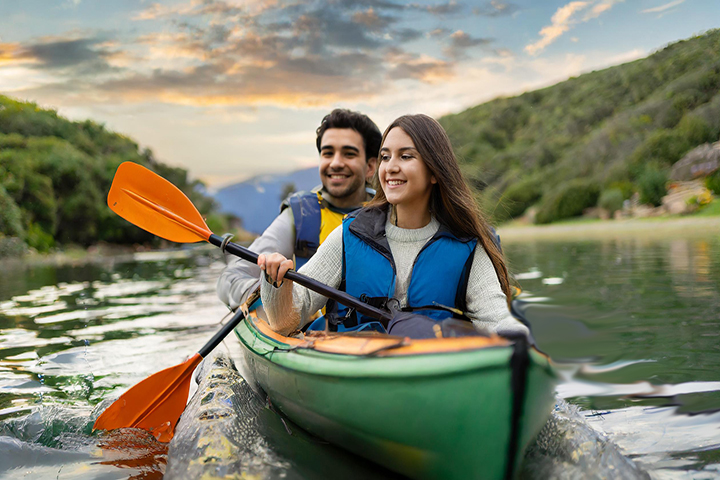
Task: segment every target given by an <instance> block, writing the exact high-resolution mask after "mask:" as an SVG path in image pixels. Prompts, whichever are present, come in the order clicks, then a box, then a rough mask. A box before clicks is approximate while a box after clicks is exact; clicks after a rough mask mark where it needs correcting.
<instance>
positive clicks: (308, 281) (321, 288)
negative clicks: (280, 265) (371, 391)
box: [208, 233, 392, 335]
mask: <svg viewBox="0 0 720 480" xmlns="http://www.w3.org/2000/svg"><path fill="white" fill-rule="evenodd" d="M208 242H210V243H212V244H213V245H215V246H216V247H219V246H221V245H222V242H223V239H222V237H220V236H218V235H215V234H214V233H213V234H212V235H210V237H209V238H208ZM225 251H226V252H229V253H231V254H233V255H236V256H238V257H240V258H242V259H243V260H247V261H248V262H252V263H255V264H257V261H258V255H257V254H256V253H253V252H251V251H250V250H248V249H247V248H245V247H242V246H240V245H238V244H237V243H233V242H228V244H227V245H226V246H225ZM285 278H287V279H288V280H292V281H293V282H296V283H298V284H300V285H302V286H303V287H305V288H309V289H310V290H312V291H313V292H317V293H319V294H320V295H323V296H325V297H328V298H331V299H333V300H335V301H336V302H338V303H342V304H343V305H345V306H348V307H352V308H354V309H355V310H357V311H358V312H360V313H362V314H364V315H367V316H369V317H373V318H375V319H377V320H380V321H381V322H383V323H384V324H385V326H387V324H388V323H390V320H392V315H391V314H390V312H386V311H384V310H380V309H379V308H375V307H373V306H371V305H368V304H367V303H365V302H361V301H360V300H358V299H357V298H355V297H353V296H352V295H349V294H347V293H345V292H341V291H340V290H337V289H335V288H332V287H329V286H327V285H325V284H324V283H320V282H318V281H317V280H314V279H312V278H310V277H307V276H305V275H302V274H300V273H298V272H296V271H294V270H289V271H288V272H287V273H286V274H285ZM219 334H220V332H218V335H219Z"/></svg>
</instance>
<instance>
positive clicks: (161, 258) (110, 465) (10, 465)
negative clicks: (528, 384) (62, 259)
mask: <svg viewBox="0 0 720 480" xmlns="http://www.w3.org/2000/svg"><path fill="white" fill-rule="evenodd" d="M505 250H506V254H507V256H508V258H509V261H510V267H511V271H514V272H517V275H516V277H517V278H518V280H519V281H520V283H521V285H522V286H523V288H524V294H523V297H522V299H523V302H524V303H523V306H522V310H523V311H524V313H525V314H526V316H527V317H528V318H529V319H530V321H531V322H532V325H533V330H534V334H535V337H536V340H537V342H538V344H539V345H540V347H541V348H542V349H543V350H545V351H546V352H548V353H549V354H550V355H551V356H552V357H553V358H554V359H556V360H557V361H558V365H559V367H560V368H561V370H562V373H563V375H564V376H565V378H566V380H565V381H564V382H563V383H562V384H561V385H560V386H559V388H558V395H559V396H560V397H561V398H563V399H564V400H559V402H558V406H557V407H556V411H555V412H554V413H553V416H552V419H551V422H549V424H548V426H547V427H546V428H545V430H544V431H543V434H542V436H541V437H540V439H539V441H538V442H537V444H536V445H535V446H533V447H532V448H531V449H530V451H529V452H528V455H527V458H526V462H525V466H524V476H526V477H528V478H549V477H553V478H601V477H605V478H645V475H646V474H645V473H643V470H646V471H648V472H649V473H650V474H651V476H652V477H653V478H712V477H715V476H717V475H718V469H720V417H719V414H718V413H716V412H718V411H720V342H718V335H719V334H720V330H719V329H718V323H720V320H719V319H720V316H719V315H718V313H719V311H718V310H720V301H718V300H719V298H718V297H720V289H718V285H719V284H720V241H719V240H718V239H715V238H711V237H708V238H681V237H678V238H668V239H664V240H647V239H643V238H634V237H632V238H627V239H620V240H603V241H585V242H583V241H573V242H547V241H545V242H525V243H509V244H506V245H505ZM221 268H222V263H221V262H220V261H219V256H218V255H217V252H215V251H214V250H210V249H205V248H203V249H191V250H180V251H175V252H171V253H167V252H151V253H143V254H136V255H130V256H123V257H114V258H108V259H105V260H103V261H100V262H94V263H87V264H81V265H68V266H49V265H28V264H22V263H18V262H15V263H12V264H9V263H8V264H0V269H1V270H2V272H3V275H0V478H16V477H17V475H18V473H19V472H23V475H25V474H27V475H28V478H159V477H160V476H161V475H162V474H163V472H165V462H166V458H167V452H166V446H164V445H162V444H158V443H157V442H155V441H154V439H152V437H148V436H146V435H144V434H143V433H141V432H138V431H125V432H117V433H115V434H113V435H114V436H107V435H105V436H98V435H97V434H92V433H91V429H92V423H93V421H92V420H93V418H94V417H95V416H96V415H97V411H99V410H100V409H101V408H102V407H98V404H100V403H101V402H103V400H105V403H107V402H108V401H109V399H111V398H115V397H117V395H119V394H120V393H121V392H122V391H124V389H126V388H127V387H129V386H131V385H134V384H135V383H137V382H138V381H140V380H142V379H143V378H145V377H147V376H148V375H150V374H152V373H155V372H156V371H158V370H160V369H162V368H164V367H168V366H171V365H175V364H178V363H180V362H182V361H183V360H185V358H187V357H188V356H189V355H191V354H193V353H194V352H195V351H196V350H197V349H198V348H199V347H200V346H201V345H202V344H204V343H205V341H207V340H208V339H209V338H210V337H211V336H212V334H213V333H214V331H215V329H217V328H218V322H220V321H221V319H222V318H223V317H224V316H225V315H226V314H227V310H226V309H225V307H224V306H222V305H221V304H220V303H219V301H217V299H216V297H215V293H214V284H215V280H216V278H217V276H218V275H219V272H220V269H221ZM225 343H226V347H225V348H229V349H230V350H231V352H234V353H237V345H236V344H235V343H233V340H228V341H226V342H225ZM258 401H259V400H258ZM252 402H255V403H252V405H250V404H248V405H249V406H248V408H250V407H252V411H253V412H255V413H253V415H254V416H252V418H253V419H254V420H253V421H254V422H256V424H257V428H258V431H259V432H260V433H261V434H262V435H266V437H264V438H266V440H267V442H266V443H267V444H268V445H269V446H268V448H272V449H274V450H272V452H271V453H272V455H275V457H273V458H275V461H274V463H273V466H272V468H273V469H274V470H272V472H275V473H278V471H280V470H282V471H283V473H282V474H283V475H286V476H287V477H288V478H312V477H313V476H314V475H315V474H313V472H312V470H311V469H308V468H306V467H303V464H302V462H300V463H298V461H297V459H296V458H293V457H298V456H302V455H306V454H307V452H308V451H311V452H312V455H314V456H315V457H313V458H317V462H313V463H318V462H319V463H322V462H327V464H328V465H332V466H333V467H332V468H333V470H332V471H333V472H334V473H335V474H338V475H339V474H340V473H341V472H342V471H343V469H345V470H348V471H350V470H354V471H356V472H357V471H363V470H362V468H366V467H362V466H359V464H353V463H352V462H353V460H352V459H350V458H349V457H343V460H342V461H337V459H338V458H340V456H341V454H339V453H337V450H332V449H331V448H330V447H327V446H321V447H317V446H312V447H310V446H308V445H310V443H308V442H309V440H305V441H304V442H305V443H304V444H303V443H302V442H301V443H298V442H297V441H296V442H295V443H293V442H285V443H283V438H284V437H283V436H282V435H280V434H281V433H282V432H284V431H285V427H286V425H284V424H283V423H282V420H281V419H279V417H277V415H276V414H274V413H273V412H272V410H270V409H268V407H267V405H266V404H265V403H263V402H260V403H257V402H256V401H255V400H253V401H252ZM258 412H260V413H258ZM257 422H259V423H257ZM267 432H275V433H273V434H272V435H270V434H268V433H267ZM267 435H269V436H267ZM268 439H269V440H268ZM302 445H305V446H302ZM109 447H114V448H109ZM303 449H305V450H303ZM308 449H309V450H308ZM301 451H304V452H305V454H302V455H301V454H300V453H299V452H301ZM265 455H269V454H268V452H265ZM331 459H332V460H333V461H331ZM279 465H280V466H283V468H280V467H279ZM278 468H280V470H278ZM367 468H369V467H367ZM283 469H284V470H283ZM260 471H262V469H261V470H260ZM270 471H271V470H267V472H270ZM324 473H325V474H328V473H330V472H329V471H325V472H324ZM315 476H316V477H317V475H315Z"/></svg>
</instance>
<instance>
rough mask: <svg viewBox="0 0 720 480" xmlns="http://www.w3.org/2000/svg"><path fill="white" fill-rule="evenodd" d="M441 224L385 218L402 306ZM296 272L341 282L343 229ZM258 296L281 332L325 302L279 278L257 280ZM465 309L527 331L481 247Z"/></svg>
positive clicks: (487, 326) (494, 324)
mask: <svg viewBox="0 0 720 480" xmlns="http://www.w3.org/2000/svg"><path fill="white" fill-rule="evenodd" d="M439 226H440V224H439V222H438V221H437V220H436V219H435V218H434V217H433V218H432V219H431V220H430V223H429V224H427V225H426V226H424V227H422V228H418V229H406V228H400V227H396V226H395V225H393V224H392V223H390V222H389V221H388V222H386V223H385V234H386V236H387V240H388V244H389V245H390V250H391V252H392V255H393V259H394V260H395V267H396V269H397V279H396V283H395V298H397V299H398V300H399V301H400V305H401V306H406V305H407V288H408V285H409V283H410V276H411V273H412V265H413V262H414V261H415V258H416V257H417V255H418V254H419V253H420V250H421V249H422V247H423V246H424V245H425V243H427V241H428V240H430V239H431V238H432V236H433V235H434V234H435V232H436V231H437V230H438V228H439ZM299 272H300V273H302V274H303V275H307V276H308V277H311V278H314V279H315V280H317V281H319V282H322V283H324V284H326V285H329V286H331V287H333V288H338V287H339V286H340V282H341V280H342V278H341V275H342V227H338V228H336V229H335V230H334V231H333V232H332V233H331V234H330V235H328V237H327V239H325V242H323V244H322V245H320V248H318V251H317V253H316V254H315V255H314V256H313V257H312V258H311V259H310V261H309V262H308V263H306V264H305V265H304V266H303V267H302V268H301V269H300V270H299ZM261 294H262V300H263V305H264V308H265V312H266V313H267V315H268V318H269V320H270V325H271V326H272V327H273V328H274V329H275V330H276V331H278V332H280V333H284V334H287V333H290V332H292V331H295V330H297V329H299V328H301V327H303V326H304V325H305V324H307V323H309V321H310V317H311V316H312V315H313V314H314V313H315V312H317V311H318V310H319V309H321V308H322V307H323V306H324V305H325V302H327V299H326V298H325V297H323V296H322V295H320V294H318V293H315V292H313V291H311V290H309V289H307V288H305V287H302V286H300V285H296V284H293V283H292V282H290V281H285V282H283V284H282V285H281V286H280V287H279V288H275V287H273V286H272V284H271V283H269V282H261ZM467 307H468V308H467V310H468V311H467V312H466V313H467V315H468V317H470V319H472V321H473V324H474V325H475V327H476V328H477V329H478V330H479V331H488V330H489V331H490V332H496V331H498V330H504V331H513V332H523V333H525V334H527V333H528V331H527V328H526V327H525V326H524V325H523V324H522V323H520V322H519V321H517V320H515V319H514V318H513V317H512V316H511V315H510V312H509V311H508V306H507V300H506V297H505V294H504V293H503V291H502V288H501V287H500V282H499V281H498V278H497V274H496V273H495V268H494V267H493V265H492V262H491V261H490V257H488V255H487V253H486V252H485V250H484V249H483V248H482V247H481V246H480V245H478V247H477V248H476V249H475V257H474V259H473V264H472V268H471V269H470V279H469V283H468V289H467Z"/></svg>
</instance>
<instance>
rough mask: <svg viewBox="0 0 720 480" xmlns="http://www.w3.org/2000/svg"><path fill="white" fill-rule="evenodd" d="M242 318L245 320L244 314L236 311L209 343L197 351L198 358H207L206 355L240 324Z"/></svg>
mask: <svg viewBox="0 0 720 480" xmlns="http://www.w3.org/2000/svg"><path fill="white" fill-rule="evenodd" d="M243 318H245V314H244V313H243V311H242V310H240V309H238V311H237V312H235V315H233V317H232V318H231V319H230V320H229V321H228V322H227V323H226V324H225V325H223V327H222V328H221V329H220V330H219V331H218V332H217V333H216V334H215V335H214V336H213V337H212V338H211V339H210V341H209V342H207V343H206V344H205V345H203V347H202V348H201V349H200V350H198V353H199V354H200V356H201V357H203V358H205V357H207V356H208V354H209V353H210V352H212V351H213V350H214V349H215V347H217V346H218V345H219V344H220V342H222V341H223V339H224V338H225V337H227V335H228V334H229V333H230V332H232V331H233V329H234V328H235V327H236V326H237V325H238V323H240V322H242V320H243Z"/></svg>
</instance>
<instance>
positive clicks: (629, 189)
mask: <svg viewBox="0 0 720 480" xmlns="http://www.w3.org/2000/svg"><path fill="white" fill-rule="evenodd" d="M608 190H620V193H622V198H623V200H626V199H628V198H630V197H632V194H633V193H635V185H634V184H633V183H632V182H626V181H622V182H613V183H611V184H610V185H609V186H608Z"/></svg>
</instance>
